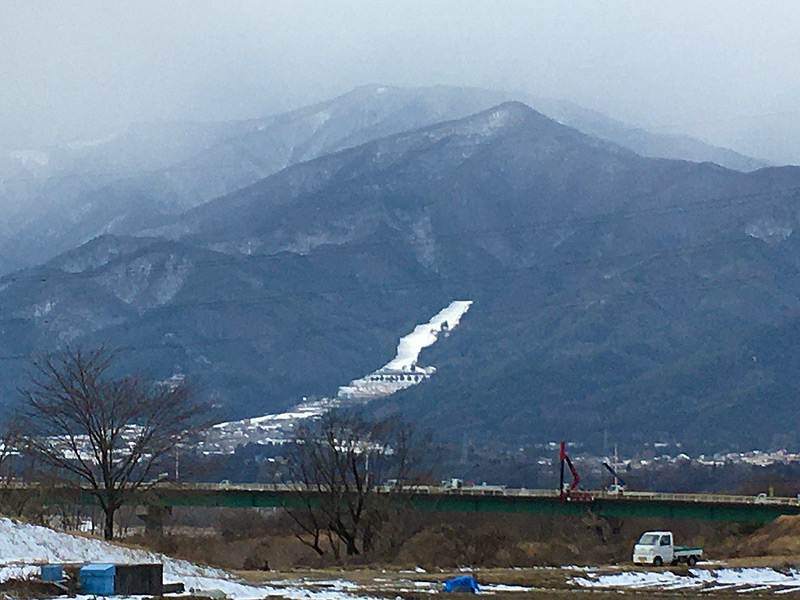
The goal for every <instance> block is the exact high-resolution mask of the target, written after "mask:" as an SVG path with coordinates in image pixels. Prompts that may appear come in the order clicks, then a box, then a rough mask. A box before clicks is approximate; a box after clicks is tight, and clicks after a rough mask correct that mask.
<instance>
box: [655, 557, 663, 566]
mask: <svg viewBox="0 0 800 600" xmlns="http://www.w3.org/2000/svg"><path fill="white" fill-rule="evenodd" d="M663 565H664V559H663V558H661V557H660V556H656V557H655V558H654V559H653V566H654V567H661V566H663Z"/></svg>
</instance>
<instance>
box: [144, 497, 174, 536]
mask: <svg viewBox="0 0 800 600" xmlns="http://www.w3.org/2000/svg"><path fill="white" fill-rule="evenodd" d="M171 514H172V508H171V507H169V506H161V505H158V504H144V505H140V506H137V507H136V516H137V517H139V518H140V519H141V520H142V521H144V533H145V535H149V536H162V535H164V517H168V516H169V515H171Z"/></svg>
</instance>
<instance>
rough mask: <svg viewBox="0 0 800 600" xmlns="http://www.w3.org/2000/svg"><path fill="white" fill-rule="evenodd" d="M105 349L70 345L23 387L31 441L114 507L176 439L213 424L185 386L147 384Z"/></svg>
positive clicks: (109, 518)
mask: <svg viewBox="0 0 800 600" xmlns="http://www.w3.org/2000/svg"><path fill="white" fill-rule="evenodd" d="M112 363H113V354H112V353H110V352H108V351H106V350H105V349H102V348H101V349H99V350H93V351H90V352H83V351H82V350H80V349H78V350H72V349H67V350H66V351H65V352H64V353H63V354H62V355H60V356H59V357H57V358H52V357H45V358H42V359H41V360H39V361H38V362H37V363H36V364H35V373H34V375H33V377H32V378H31V383H30V386H29V387H28V389H26V390H24V391H23V395H24V400H25V401H24V403H23V404H24V409H23V412H22V414H21V415H20V422H21V423H23V424H24V431H25V432H26V434H25V436H24V442H25V444H24V445H25V448H26V449H27V450H28V451H29V452H31V453H33V454H35V455H37V456H38V457H40V459H41V460H42V461H43V462H44V463H46V464H48V465H50V466H52V467H55V468H57V469H61V470H63V471H65V472H67V473H70V474H72V475H73V476H74V477H75V478H76V479H77V480H78V481H82V482H83V483H84V484H85V485H87V486H88V489H89V491H90V492H91V493H92V494H93V495H94V496H95V497H96V499H97V501H98V503H99V504H100V506H101V508H102V509H103V512H104V513H105V521H106V522H105V527H104V535H105V537H106V538H107V539H111V538H112V537H113V535H114V514H115V512H116V511H117V509H119V508H120V507H121V506H122V505H123V504H124V503H125V502H127V501H128V500H130V498H131V497H132V496H133V495H134V494H136V493H137V492H138V491H140V490H141V488H143V487H144V486H145V485H146V481H147V480H148V478H149V476H150V474H151V472H152V471H153V468H154V466H155V465H156V464H157V463H158V461H159V460H160V459H161V458H162V457H163V456H164V455H165V454H167V453H168V452H170V451H171V450H173V449H174V448H175V447H176V445H177V444H179V443H181V442H182V441H184V440H185V439H186V438H187V437H188V436H191V435H193V434H195V433H197V432H198V431H199V430H201V429H204V428H205V427H207V426H209V425H210V422H209V421H208V420H207V419H206V418H205V414H206V409H205V406H204V405H201V404H198V403H196V402H194V401H192V399H191V398H190V396H189V394H188V391H187V390H186V388H184V387H171V386H165V385H160V386H158V385H156V386H148V385H145V384H144V383H142V382H141V381H139V380H137V379H135V378H132V377H125V378H121V379H114V378H112V377H110V376H109V374H108V370H109V368H110V367H111V366H112Z"/></svg>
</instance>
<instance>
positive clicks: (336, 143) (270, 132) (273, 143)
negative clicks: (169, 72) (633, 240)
mask: <svg viewBox="0 0 800 600" xmlns="http://www.w3.org/2000/svg"><path fill="white" fill-rule="evenodd" d="M510 99H516V100H522V101H524V102H525V103H526V104H528V105H529V106H532V107H534V108H538V109H539V110H540V111H541V112H543V113H544V114H546V115H548V116H550V117H551V118H554V119H556V120H558V121H560V122H562V123H564V124H566V125H570V126H573V127H576V128H577V129H579V130H581V131H583V132H585V133H588V134H590V135H594V136H596V137H599V138H601V139H605V140H608V141H611V142H615V143H617V144H620V145H622V146H625V147H627V148H630V149H631V150H634V151H635V152H637V153H639V154H642V155H643V156H652V157H663V158H678V159H684V160H692V161H697V162H704V161H709V162H715V163H717V164H720V165H722V166H725V167H728V168H731V169H737V170H744V171H749V170H754V169H757V168H761V167H763V166H766V163H765V162H763V161H760V160H756V159H752V158H749V157H745V156H742V155H740V154H737V153H736V152H733V151H731V150H727V149H724V148H715V147H713V146H709V145H707V144H704V143H703V142H700V141H698V140H694V139H692V138H689V137H687V136H673V135H664V134H651V133H648V132H646V131H643V130H641V129H638V128H633V127H629V126H626V125H625V124H623V123H620V122H618V121H614V120H613V119H609V118H607V117H605V116H603V115H601V114H599V113H597V112H595V111H590V110H587V109H583V108H581V107H578V106H575V105H574V104H571V103H568V102H563V101H558V100H552V99H541V98H531V97H525V96H519V95H514V94H508V93H503V92H493V91H489V90H480V89H469V88H455V87H445V86H439V87H434V88H416V89H403V88H390V87H383V86H365V87H362V88H357V89H355V90H353V91H352V92H350V93H348V94H346V95H344V96H341V97H339V98H335V99H333V100H330V101H327V102H322V103H320V104H316V105H314V106H310V107H307V108H301V109H299V110H296V111H292V112H290V113H286V114H282V115H277V116H274V117H266V118H263V119H258V120H251V121H233V122H222V123H188V122H175V123H152V124H140V125H135V126H132V127H130V128H129V129H128V130H127V131H126V132H125V133H123V134H120V135H116V136H111V137H109V138H106V139H100V140H93V141H87V142H80V143H74V144H70V145H67V146H59V147H53V148H44V149H39V150H21V151H15V152H10V153H6V154H5V155H0V234H2V237H1V238H0V272H6V273H7V272H10V271H12V270H14V269H18V268H23V267H27V266H31V265H34V264H38V263H41V262H44V261H45V260H47V259H49V258H52V257H53V256H55V255H57V254H58V253H60V252H63V251H65V250H68V249H70V248H72V247H74V246H77V245H79V244H82V243H84V242H86V241H88V240H90V239H92V238H94V237H96V236H98V235H101V234H104V233H118V234H130V233H135V232H137V231H141V230H143V229H146V228H148V227H151V226H154V225H157V224H158V223H160V221H161V217H163V216H166V215H174V214H179V213H181V212H182V211H184V210H187V209H190V208H193V207H194V206H198V205H200V204H202V203H204V202H207V201H209V200H211V199H213V198H215V197H218V196H222V195H224V194H227V193H229V192H232V191H235V190H237V189H239V188H242V187H244V186H246V185H249V184H251V183H254V182H256V181H258V180H259V179H262V178H264V177H267V176H269V175H272V174H273V173H275V172H277V171H279V170H280V169H282V168H285V167H287V166H290V165H292V164H296V163H298V162H302V161H304V160H309V159H312V158H315V157H317V156H321V155H322V154H325V153H328V152H333V151H336V150H341V149H343V148H347V147H352V146H356V145H358V144H360V143H363V142H366V141H369V140H372V139H376V138H379V137H382V136H386V135H391V134H394V133H398V132H401V131H406V130H410V129H414V128H417V127H423V126H426V125H429V124H432V123H436V122H441V121H446V120H450V119H457V118H461V117H465V116H467V115H470V114H473V113H475V112H477V111H479V110H483V109H486V108H489V107H491V106H494V105H497V104H499V103H501V102H504V101H507V100H510Z"/></svg>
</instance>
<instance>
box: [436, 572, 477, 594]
mask: <svg viewBox="0 0 800 600" xmlns="http://www.w3.org/2000/svg"><path fill="white" fill-rule="evenodd" d="M444 591H445V592H461V593H467V594H475V593H477V592H479V591H480V588H479V587H478V582H477V581H476V580H475V578H474V577H473V576H472V575H464V576H462V577H454V578H453V579H451V580H449V581H447V582H446V583H445V584H444Z"/></svg>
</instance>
